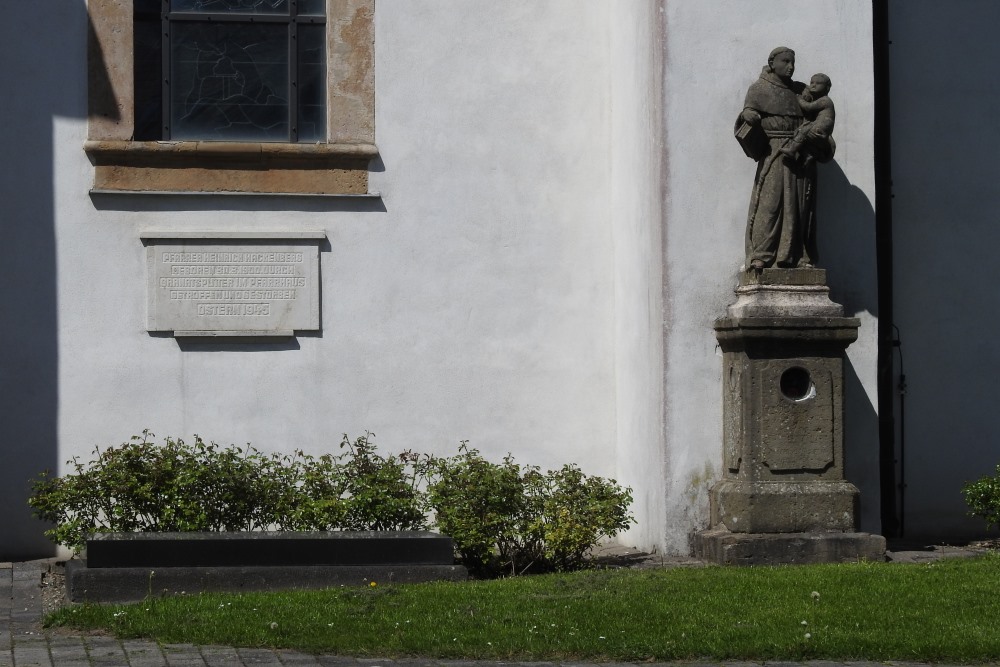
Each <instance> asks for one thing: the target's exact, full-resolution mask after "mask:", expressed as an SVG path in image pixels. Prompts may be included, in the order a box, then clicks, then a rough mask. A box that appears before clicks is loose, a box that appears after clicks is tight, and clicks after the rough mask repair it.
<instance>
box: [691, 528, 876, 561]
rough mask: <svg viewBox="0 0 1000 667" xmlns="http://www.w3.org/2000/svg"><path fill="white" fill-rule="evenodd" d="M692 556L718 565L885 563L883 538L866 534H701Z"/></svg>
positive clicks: (728, 532) (714, 532)
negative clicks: (864, 561)
mask: <svg viewBox="0 0 1000 667" xmlns="http://www.w3.org/2000/svg"><path fill="white" fill-rule="evenodd" d="M695 555H696V556H698V557H699V558H701V559H703V560H706V561H708V562H710V563H718V564H720V565H791V564H806V563H850V562H857V561H862V560H866V561H877V562H881V561H884V560H885V538H884V537H882V536H881V535H872V534H870V533H732V532H730V531H728V530H725V529H724V528H714V529H712V530H705V531H702V532H701V533H698V535H697V536H696V538H695Z"/></svg>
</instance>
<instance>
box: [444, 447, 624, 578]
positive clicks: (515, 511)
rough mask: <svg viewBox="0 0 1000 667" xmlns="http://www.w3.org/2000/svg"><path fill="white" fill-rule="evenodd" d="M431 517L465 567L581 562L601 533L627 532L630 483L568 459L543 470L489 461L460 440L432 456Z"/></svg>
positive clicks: (564, 566)
mask: <svg viewBox="0 0 1000 667" xmlns="http://www.w3.org/2000/svg"><path fill="white" fill-rule="evenodd" d="M428 495H429V500H430V505H431V507H432V508H433V509H434V512H435V515H436V519H435V523H436V525H437V527H438V528H440V529H441V532H443V533H445V534H447V535H449V536H450V537H451V538H452V539H454V540H455V548H456V550H457V551H458V553H459V555H460V557H461V558H462V561H463V562H464V563H465V564H466V565H467V566H469V567H471V568H473V569H475V570H480V571H489V570H490V569H500V570H503V571H509V572H510V573H512V574H518V573H521V572H525V571H535V572H537V571H546V570H571V569H577V568H579V567H581V566H582V565H583V563H584V558H585V556H586V554H587V552H588V551H589V550H590V549H591V548H592V547H594V546H595V545H596V544H597V543H598V542H599V541H600V540H601V539H602V538H604V537H614V536H615V535H617V534H618V533H619V532H621V531H623V530H626V529H627V528H628V526H629V525H630V524H631V523H633V521H634V519H633V518H632V515H631V514H630V513H629V510H628V508H629V505H630V504H631V502H632V493H631V489H627V488H622V487H621V486H619V485H618V483H617V482H615V481H614V480H607V479H603V478H601V477H592V476H587V475H585V474H583V472H582V471H581V470H580V469H579V468H578V467H576V466H574V465H566V466H563V467H562V468H561V469H560V470H556V471H551V470H550V471H548V472H547V473H544V474H543V473H542V472H541V471H540V470H539V469H538V468H537V467H535V466H523V467H522V466H520V465H518V464H517V463H516V462H515V461H514V459H513V458H512V457H511V456H510V455H507V457H505V458H504V460H503V462H502V463H491V462H489V461H487V460H486V459H484V458H483V457H482V456H481V455H480V454H479V452H478V451H477V450H475V449H469V448H468V446H467V443H464V442H463V443H462V446H461V451H460V453H459V454H458V455H457V456H455V457H452V458H450V459H438V460H436V461H435V470H434V472H433V473H432V475H431V483H430V486H429V488H428Z"/></svg>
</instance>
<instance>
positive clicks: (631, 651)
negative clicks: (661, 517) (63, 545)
mask: <svg viewBox="0 0 1000 667" xmlns="http://www.w3.org/2000/svg"><path fill="white" fill-rule="evenodd" d="M817 594H818V595H817ZM47 622H48V624H49V625H64V626H69V627H73V628H77V629H84V630H88V629H98V628H103V629H107V630H109V631H111V632H113V633H115V634H116V635H118V636H120V637H152V638H155V639H157V640H159V641H161V642H164V643H175V642H178V643H179V642H191V643H195V644H224V645H231V646H266V647H281V648H293V649H299V650H303V651H310V652H316V653H327V652H329V653H341V654H348V655H357V656H379V657H391V656H427V657H440V658H480V659H524V660H562V659H586V660H629V661H640V660H672V659H684V658H712V659H756V660H764V659H767V660H783V659H804V658H815V659H836V660H849V659H865V660H920V661H956V662H980V661H990V660H998V659H1000V556H997V555H990V556H986V557H982V558H977V559H954V560H947V561H941V562H938V563H934V564H929V565H898V564H897V565H893V564H881V563H878V564H875V563H860V564H850V565H821V566H798V567H779V568H724V567H708V568H699V569H674V570H658V571H628V570H616V571H606V570H605V571H588V572H578V573H574V574H563V575H545V576H536V577H520V578H514V579H505V580H498V581H470V582H463V583H432V584H419V585H396V586H385V585H377V586H375V587H369V588H364V589H358V588H340V589H333V590H326V591H296V592H281V593H260V594H241V595H231V594H212V595H198V596H183V597H175V598H165V599H151V600H148V601H146V602H143V603H139V604H133V605H125V606H96V605H81V606H76V607H70V608H66V609H63V610H60V611H59V612H56V613H55V614H53V615H52V616H50V617H49V618H48V621H47Z"/></svg>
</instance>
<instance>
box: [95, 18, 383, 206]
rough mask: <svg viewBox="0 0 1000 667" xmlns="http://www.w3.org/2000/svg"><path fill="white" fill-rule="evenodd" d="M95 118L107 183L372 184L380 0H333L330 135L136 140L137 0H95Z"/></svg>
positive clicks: (205, 187) (195, 187)
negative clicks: (319, 139) (318, 138)
mask: <svg viewBox="0 0 1000 667" xmlns="http://www.w3.org/2000/svg"><path fill="white" fill-rule="evenodd" d="M88 9H89V12H90V24H91V33H90V39H89V44H88V73H89V82H88V90H89V95H88V98H89V103H88V105H89V109H88V112H89V113H88V115H89V126H88V140H87V142H86V144H85V146H84V149H85V150H86V152H87V155H88V156H89V158H90V160H91V162H92V163H93V164H94V190H95V191H99V192H108V191H122V192H181V193H191V192H220V193H223V192H230V193H233V192H246V193H254V194H259V193H288V194H324V195H336V194H341V195H364V194H367V193H368V161H369V160H370V159H371V158H373V157H375V156H377V154H378V149H377V148H376V146H375V143H374V141H375V85H374V83H375V82H374V60H375V58H374V12H375V0H327V143H313V144H309V143H301V144H292V143H271V142H224V141H219V142H215V141H141V142H140V141H132V136H133V118H134V113H135V110H134V95H133V77H134V71H133V57H132V41H133V40H132V0H89V2H88Z"/></svg>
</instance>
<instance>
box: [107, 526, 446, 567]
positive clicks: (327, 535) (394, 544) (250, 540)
mask: <svg viewBox="0 0 1000 667" xmlns="http://www.w3.org/2000/svg"><path fill="white" fill-rule="evenodd" d="M453 561H454V542H453V540H452V539H451V538H450V537H448V536H447V535H441V534H440V533H432V532H430V531H416V530H407V531H349V532H348V531H329V532H292V531H282V532H247V533H226V532H200V533H195V532H191V533H99V534H97V535H94V536H93V537H91V538H90V539H88V540H87V566H88V568H90V569H95V568H129V567H206V566H213V567H233V566H248V567H257V566H294V565H400V564H408V565H451V564H452V562H453Z"/></svg>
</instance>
